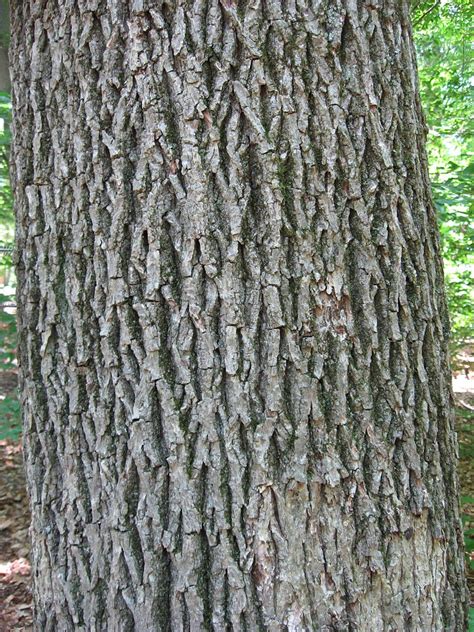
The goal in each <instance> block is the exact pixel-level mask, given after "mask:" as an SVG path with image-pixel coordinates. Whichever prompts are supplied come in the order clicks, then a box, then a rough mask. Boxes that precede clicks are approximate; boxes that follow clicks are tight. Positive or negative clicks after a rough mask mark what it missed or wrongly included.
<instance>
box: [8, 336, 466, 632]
mask: <svg viewBox="0 0 474 632" xmlns="http://www.w3.org/2000/svg"><path fill="white" fill-rule="evenodd" d="M460 360H461V361H460V363H458V366H457V370H456V371H455V373H454V379H453V386H454V392H455V397H456V404H457V414H456V426H457V431H458V433H459V452H460V462H459V476H460V481H461V490H462V492H461V493H462V496H461V503H462V519H463V525H464V535H465V542H466V566H467V570H468V583H469V587H470V591H471V601H472V603H471V605H472V606H474V348H473V349H467V350H466V351H465V353H464V354H463V355H462V356H461V358H460ZM15 385H16V375H15V374H14V372H10V371H8V372H7V371H4V372H1V371H0V417H1V419H0V632H12V631H18V632H21V631H24V632H31V630H32V629H33V628H32V611H31V592H30V579H31V577H30V565H29V562H28V555H29V542H28V526H29V509H28V499H27V496H26V491H25V478H24V473H23V458H22V452H21V445H20V443H19V441H18V419H17V416H16V414H15V413H12V414H11V415H10V414H9V413H8V410H9V408H6V407H5V406H2V405H1V404H2V402H5V400H7V402H8V399H9V398H12V397H13V396H12V392H13V389H14V388H15ZM470 629H471V628H470ZM472 629H473V630H474V627H473V628H472Z"/></svg>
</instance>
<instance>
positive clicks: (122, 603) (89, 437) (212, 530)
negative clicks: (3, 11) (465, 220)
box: [12, 0, 465, 632]
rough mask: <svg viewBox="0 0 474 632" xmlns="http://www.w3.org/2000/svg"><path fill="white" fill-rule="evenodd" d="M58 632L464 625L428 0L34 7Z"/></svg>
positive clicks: (37, 260)
mask: <svg viewBox="0 0 474 632" xmlns="http://www.w3.org/2000/svg"><path fill="white" fill-rule="evenodd" d="M12 31H13V43H12V52H13V54H12V56H13V60H12V69H13V84H14V109H15V116H14V135H15V142H14V145H15V146H14V156H13V161H12V162H13V164H12V170H13V180H14V187H15V194H16V213H17V255H16V257H17V272H18V303H19V326H20V344H19V359H20V372H21V392H22V404H23V416H24V425H25V452H26V467H27V475H28V481H29V491H30V495H31V507H32V513H33V523H32V540H33V567H34V595H35V601H36V621H37V628H38V629H39V630H60V631H63V630H65V631H69V630H111V631H114V630H117V631H127V630H137V631H139V632H142V631H152V630H158V631H162V630H163V631H164V630H172V631H179V630H191V631H198V630H239V631H243V630H248V631H253V630H269V631H275V632H276V631H279V630H290V631H298V632H299V631H303V630H326V631H329V630H363V631H365V630H369V629H370V630H372V629H373V630H392V631H395V630H396V631H399V630H421V631H426V630H461V629H463V625H464V608H465V592H464V581H463V559H462V558H463V554H462V538H461V531H460V526H459V514H458V485H457V480H456V473H455V460H456V451H457V448H456V438H455V433H454V430H453V419H452V414H451V391H450V374H449V370H448V363H447V332H448V322H447V315H446V305H445V297H444V290H443V273H442V267H441V261H440V255H439V246H438V233H437V225H436V218H435V212H434V208H433V204H432V201H431V194H430V187H429V182H428V175H427V167H426V155H425V149H424V143H425V133H426V130H425V125H424V122H423V116H422V113H421V109H420V102H419V96H418V87H417V78H416V65H415V59H414V51H413V44H412V37H411V30H410V24H409V15H408V5H407V2H406V0H370V1H369V0H241V1H239V2H236V1H235V0H221V1H218V0H187V1H185V0H169V1H167V2H162V1H161V0H61V1H59V0H23V1H22V2H20V1H19V0H18V1H17V2H13V3H12Z"/></svg>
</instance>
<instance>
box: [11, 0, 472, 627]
mask: <svg viewBox="0 0 474 632" xmlns="http://www.w3.org/2000/svg"><path fill="white" fill-rule="evenodd" d="M473 18H474V3H472V0H413V2H412V23H413V30H414V35H415V43H416V48H417V53H418V66H419V77H420V89H421V96H422V101H423V105H424V109H425V115H426V119H427V123H428V126H429V130H430V131H429V136H428V155H429V164H430V174H431V181H432V186H433V196H434V200H435V203H436V207H437V211H438V217H439V226H440V231H441V239H442V250H443V258H444V267H445V276H446V289H447V294H448V301H449V310H450V317H451V331H452V334H451V362H452V369H453V388H454V393H455V401H456V425H457V430H458V433H459V434H458V436H459V447H460V461H459V474H460V480H461V489H462V496H461V504H462V520H463V529H464V540H465V548H466V564H467V567H468V579H469V584H470V589H471V595H473V599H474V317H473V305H474V213H473V196H472V193H473V188H474V181H473V174H474V165H473V161H472V149H473V135H472V131H473V126H474V108H473V89H474V75H473V41H474V40H473V38H472V28H473V25H474V20H473ZM8 44H9V23H8V1H7V0H0V632H3V631H4V630H5V631H7V630H29V629H31V606H30V604H31V599H30V589H29V563H28V523H29V515H28V501H27V497H26V494H25V485H24V477H23V470H22V456H21V422H20V410H19V404H18V397H17V364H16V355H15V354H16V320H15V274H14V269H13V262H12V255H13V248H14V232H15V231H14V225H15V221H14V217H13V208H12V194H11V189H10V183H9V177H8V160H9V152H10V141H11V127H10V123H11V98H10V94H11V88H12V87H11V85H10V79H9V74H8ZM13 89H14V86H13ZM470 612H471V620H470V628H469V629H470V630H473V631H474V610H473V609H471V611H470Z"/></svg>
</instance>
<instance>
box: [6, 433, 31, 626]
mask: <svg viewBox="0 0 474 632" xmlns="http://www.w3.org/2000/svg"><path fill="white" fill-rule="evenodd" d="M29 514H30V512H29V508H28V499H27V496H26V491H25V478H24V474H23V457H22V453H21V447H20V445H19V444H18V443H16V444H15V443H12V442H8V441H0V632H10V631H12V630H19V631H20V630H24V631H26V630H28V631H30V630H32V626H31V623H32V618H31V593H30V564H29V562H28V555H29V543H28V527H29V520H30V515H29Z"/></svg>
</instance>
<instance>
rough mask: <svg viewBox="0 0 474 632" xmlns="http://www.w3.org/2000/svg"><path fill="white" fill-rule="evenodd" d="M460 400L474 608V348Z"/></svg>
mask: <svg viewBox="0 0 474 632" xmlns="http://www.w3.org/2000/svg"><path fill="white" fill-rule="evenodd" d="M453 389H454V396H455V399H456V406H457V407H456V430H457V431H458V440H459V469H458V471H459V478H460V483H461V512H462V521H463V528H464V542H465V545H466V571H467V581H468V584H469V589H470V593H471V607H473V608H474V347H468V348H466V349H465V350H464V351H463V353H462V354H460V356H459V360H458V362H457V367H456V370H455V372H454V375H453ZM471 626H473V627H472V628H470V629H473V630H474V622H473V623H472V624H471Z"/></svg>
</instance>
